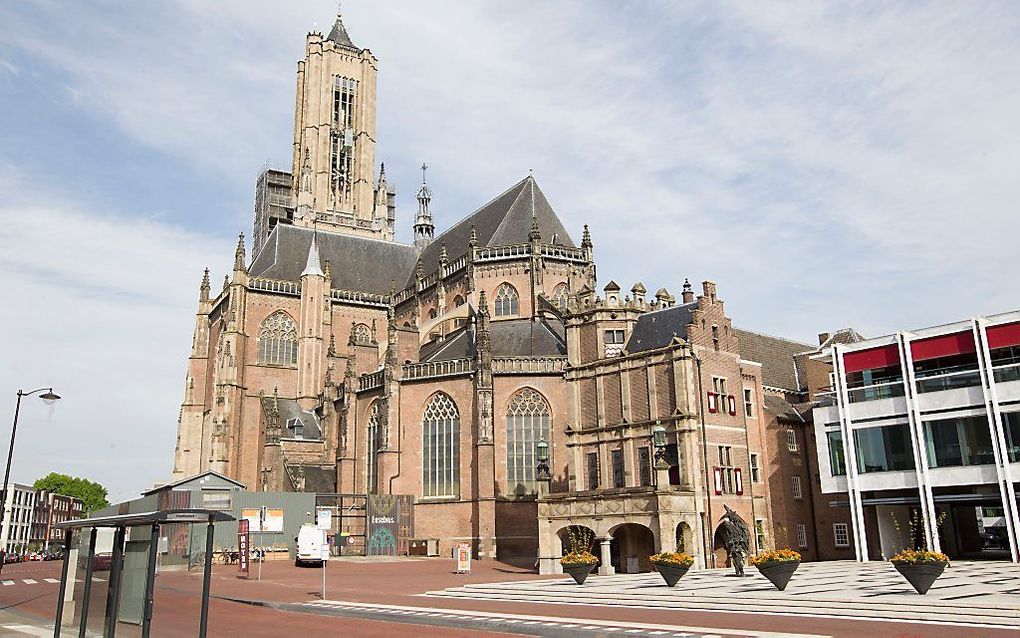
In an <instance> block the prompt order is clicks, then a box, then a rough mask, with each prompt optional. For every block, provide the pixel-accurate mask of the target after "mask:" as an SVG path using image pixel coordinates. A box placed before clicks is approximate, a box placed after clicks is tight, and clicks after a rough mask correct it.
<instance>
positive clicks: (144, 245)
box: [0, 166, 232, 499]
mask: <svg viewBox="0 0 1020 638" xmlns="http://www.w3.org/2000/svg"><path fill="white" fill-rule="evenodd" d="M2 168H3V171H2V172H3V174H4V177H3V178H2V179H0V191H2V192H4V193H7V194H8V196H7V197H5V199H4V201H3V202H0V255H2V256H0V278H2V279H3V280H4V281H5V282H6V286H5V291H4V295H5V299H6V300H7V301H6V302H5V303H4V304H3V305H2V306H0V326H2V327H3V330H4V332H5V334H7V335H8V340H7V348H6V349H5V361H6V365H4V366H2V367H0V388H3V390H4V392H5V396H6V398H5V399H4V402H5V403H7V402H10V406H9V407H10V408H11V409H12V410H13V408H14V405H13V403H14V400H15V396H14V393H15V391H16V390H17V389H18V388H23V389H25V390H26V391H27V390H32V389H35V388H37V387H39V386H43V385H45V386H50V385H52V386H53V388H54V390H55V391H56V392H57V393H58V394H60V395H62V397H63V399H62V400H61V401H58V402H57V403H56V404H54V405H53V406H52V407H47V406H45V405H44V404H43V403H42V402H41V401H39V400H38V399H36V398H27V399H25V400H24V402H23V404H22V410H21V417H20V422H19V426H18V440H17V448H16V452H15V456H14V470H13V473H12V476H13V478H14V480H18V481H23V482H31V481H33V480H35V479H36V478H39V477H40V476H43V475H45V474H46V473H48V472H50V471H58V472H67V473H70V474H74V475H82V476H87V477H89V478H91V479H93V480H98V481H99V482H101V483H103V484H104V485H106V486H107V487H108V488H109V489H110V491H111V493H112V494H113V495H114V496H115V497H116V498H118V499H122V498H128V497H131V496H132V495H134V494H136V493H137V491H138V490H139V489H141V488H144V487H146V486H148V485H151V483H152V482H153V481H156V480H165V479H166V477H167V476H168V474H169V471H170V469H171V468H172V464H173V449H174V442H175V438H176V422H177V411H178V407H179V405H180V402H181V399H182V397H183V379H184V374H185V371H186V364H187V356H188V353H189V349H190V343H191V331H192V327H193V326H192V325H191V323H192V322H189V320H188V317H189V315H192V316H193V314H194V312H195V309H196V308H197V300H198V284H199V280H200V277H201V269H202V267H203V266H204V265H206V264H210V261H213V263H211V264H210V265H213V266H217V272H219V273H223V272H224V269H225V267H226V266H227V265H229V259H230V256H231V254H232V250H231V249H230V240H229V239H227V238H224V239H223V241H216V240H213V239H211V238H209V237H207V236H202V235H197V234H195V233H192V232H189V231H185V230H182V229H179V228H174V227H172V226H168V225H165V224H162V223H157V222H151V221H147V220H146V219H144V218H140V219H133V220H131V219H129V220H123V219H115V218H111V217H106V216H104V215H102V214H100V213H96V212H95V211H90V210H87V209H83V208H82V207H80V206H78V205H75V204H70V203H68V201H67V200H66V199H64V198H63V197H62V196H43V197H39V196H38V193H44V192H47V191H46V189H44V188H41V186H42V185H40V184H38V183H29V182H27V181H26V180H25V179H24V178H23V177H22V176H19V175H18V174H17V171H16V169H14V168H13V167H11V166H2ZM18 193H34V194H36V195H33V196H32V197H25V196H18V195H17V194H18ZM220 256H222V257H223V258H224V259H220Z"/></svg>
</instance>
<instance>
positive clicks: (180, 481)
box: [142, 470, 247, 496]
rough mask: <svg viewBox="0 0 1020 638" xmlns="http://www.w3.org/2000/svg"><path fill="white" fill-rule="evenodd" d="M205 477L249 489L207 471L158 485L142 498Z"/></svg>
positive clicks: (239, 483)
mask: <svg viewBox="0 0 1020 638" xmlns="http://www.w3.org/2000/svg"><path fill="white" fill-rule="evenodd" d="M203 476H215V477H216V478H218V479H220V480H223V481H227V482H229V483H233V484H234V485H236V486H237V487H239V488H241V489H242V490H243V489H247V486H246V485H245V484H244V483H241V482H240V481H237V480H234V479H232V478H230V477H229V476H224V475H223V474H220V473H219V472H216V471H214V470H206V471H204V472H199V473H198V474H195V475H194V476H186V477H184V478H182V479H178V480H176V481H173V482H172V483H164V484H162V485H157V486H156V487H154V488H152V489H151V490H146V491H144V492H142V496H148V495H149V494H154V493H156V492H160V491H162V490H171V489H173V488H175V487H179V486H181V485H184V484H185V483H191V482H192V481H200V480H201V478H202V477H203Z"/></svg>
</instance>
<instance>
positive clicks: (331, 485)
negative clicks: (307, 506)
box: [287, 463, 336, 494]
mask: <svg viewBox="0 0 1020 638" xmlns="http://www.w3.org/2000/svg"><path fill="white" fill-rule="evenodd" d="M298 468H300V469H301V471H302V472H303V473H304V477H305V489H304V491H305V492H314V493H316V494H336V469H335V468H328V467H322V466H320V465H302V464H299V463H288V464H287V476H288V477H289V478H290V483H291V484H290V487H291V489H292V490H296V489H297V486H296V485H294V476H295V470H297V469H298Z"/></svg>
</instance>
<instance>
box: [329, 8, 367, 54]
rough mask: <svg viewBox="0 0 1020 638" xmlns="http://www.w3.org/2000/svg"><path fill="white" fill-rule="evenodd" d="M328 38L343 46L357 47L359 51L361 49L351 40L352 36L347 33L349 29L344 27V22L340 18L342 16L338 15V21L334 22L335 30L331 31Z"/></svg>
mask: <svg viewBox="0 0 1020 638" xmlns="http://www.w3.org/2000/svg"><path fill="white" fill-rule="evenodd" d="M326 39H327V40H330V41H332V42H335V43H336V44H339V45H340V46H342V47H347V48H348V49H355V50H357V51H360V50H361V49H360V48H358V47H357V46H355V45H354V43H353V42H351V36H349V35H347V29H346V27H344V23H343V22H342V21H341V20H340V16H337V17H336V22H334V23H333V30H332V31H330V32H329V35H327V36H326Z"/></svg>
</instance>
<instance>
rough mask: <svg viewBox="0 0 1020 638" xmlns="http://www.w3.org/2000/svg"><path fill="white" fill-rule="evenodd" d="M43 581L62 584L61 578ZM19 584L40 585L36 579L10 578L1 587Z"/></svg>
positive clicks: (0, 583)
mask: <svg viewBox="0 0 1020 638" xmlns="http://www.w3.org/2000/svg"><path fill="white" fill-rule="evenodd" d="M43 580H44V581H45V582H47V583H51V584H55V583H59V582H60V579H59V578H43ZM95 580H98V579H95ZM19 582H20V583H23V584H25V585H38V584H39V581H37V580H36V579H34V578H21V579H18V580H13V579H10V578H5V579H4V580H0V585H2V586H3V587H11V586H12V585H17V584H18V583H19Z"/></svg>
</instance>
